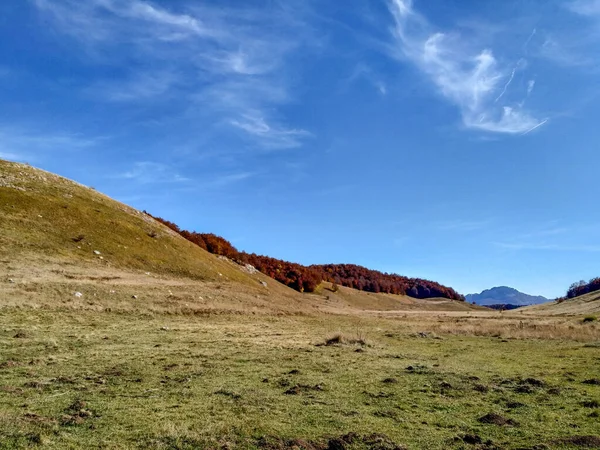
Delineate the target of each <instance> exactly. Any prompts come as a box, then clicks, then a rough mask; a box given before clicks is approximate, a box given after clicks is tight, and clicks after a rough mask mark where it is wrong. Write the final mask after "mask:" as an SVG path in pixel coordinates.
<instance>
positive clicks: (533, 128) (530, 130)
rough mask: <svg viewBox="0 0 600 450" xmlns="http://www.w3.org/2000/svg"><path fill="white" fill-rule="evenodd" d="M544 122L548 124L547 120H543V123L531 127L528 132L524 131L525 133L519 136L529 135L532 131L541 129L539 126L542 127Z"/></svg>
mask: <svg viewBox="0 0 600 450" xmlns="http://www.w3.org/2000/svg"><path fill="white" fill-rule="evenodd" d="M546 122H548V119H546V120H544V121H542V122H540V123H538V124H537V125H536V126H534V127H531V128H530V129H529V130H527V131H526V132H525V133H523V134H522V135H521V136H525V135H526V134H528V133H531V132H532V131H533V130H535V129H536V128H539V127H541V126H542V125H544V124H545V123H546Z"/></svg>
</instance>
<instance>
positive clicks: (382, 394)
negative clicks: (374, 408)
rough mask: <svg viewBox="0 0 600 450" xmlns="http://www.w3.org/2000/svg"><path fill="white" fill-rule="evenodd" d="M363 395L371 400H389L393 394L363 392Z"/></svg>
mask: <svg viewBox="0 0 600 450" xmlns="http://www.w3.org/2000/svg"><path fill="white" fill-rule="evenodd" d="M363 394H366V395H368V396H369V397H371V398H391V397H393V396H394V394H393V393H391V392H383V391H381V392H377V393H376V394H373V393H372V392H367V391H363Z"/></svg>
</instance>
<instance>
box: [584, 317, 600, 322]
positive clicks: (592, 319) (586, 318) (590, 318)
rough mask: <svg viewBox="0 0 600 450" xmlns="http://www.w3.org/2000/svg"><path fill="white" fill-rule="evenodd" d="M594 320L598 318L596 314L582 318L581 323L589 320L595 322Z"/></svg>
mask: <svg viewBox="0 0 600 450" xmlns="http://www.w3.org/2000/svg"><path fill="white" fill-rule="evenodd" d="M596 320H598V318H597V317H596V316H587V317H584V318H583V321H582V322H583V323H590V322H595V321H596Z"/></svg>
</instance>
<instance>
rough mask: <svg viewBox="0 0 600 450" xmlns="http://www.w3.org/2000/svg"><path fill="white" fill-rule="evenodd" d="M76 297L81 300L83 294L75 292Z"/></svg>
mask: <svg viewBox="0 0 600 450" xmlns="http://www.w3.org/2000/svg"><path fill="white" fill-rule="evenodd" d="M75 297H77V298H81V297H83V294H82V293H81V292H75Z"/></svg>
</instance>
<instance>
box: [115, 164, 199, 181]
mask: <svg viewBox="0 0 600 450" xmlns="http://www.w3.org/2000/svg"><path fill="white" fill-rule="evenodd" d="M114 178H121V179H126V180H132V181H135V182H137V183H141V184H151V183H181V182H186V181H189V179H188V178H185V177H183V176H181V175H180V174H179V173H177V171H176V170H175V169H173V168H172V167H170V166H168V165H166V164H162V163H157V162H151V161H140V162H137V163H135V164H134V165H133V167H132V168H131V169H130V170H128V171H126V172H123V173H120V174H118V175H116V176H115V177H114Z"/></svg>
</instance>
